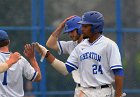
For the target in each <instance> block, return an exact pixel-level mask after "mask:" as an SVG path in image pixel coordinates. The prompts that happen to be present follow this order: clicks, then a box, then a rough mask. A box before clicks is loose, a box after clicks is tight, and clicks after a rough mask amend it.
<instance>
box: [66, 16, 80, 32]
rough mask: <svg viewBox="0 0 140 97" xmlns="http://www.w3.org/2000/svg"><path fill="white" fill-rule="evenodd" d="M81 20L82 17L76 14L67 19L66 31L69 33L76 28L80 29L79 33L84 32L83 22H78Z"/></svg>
mask: <svg viewBox="0 0 140 97" xmlns="http://www.w3.org/2000/svg"><path fill="white" fill-rule="evenodd" d="M80 20H81V18H80V17H79V16H75V17H73V18H71V19H70V20H68V21H66V23H65V30H64V32H65V33H69V32H71V31H73V30H75V29H77V30H78V34H82V31H81V24H78V22H79V21H80Z"/></svg>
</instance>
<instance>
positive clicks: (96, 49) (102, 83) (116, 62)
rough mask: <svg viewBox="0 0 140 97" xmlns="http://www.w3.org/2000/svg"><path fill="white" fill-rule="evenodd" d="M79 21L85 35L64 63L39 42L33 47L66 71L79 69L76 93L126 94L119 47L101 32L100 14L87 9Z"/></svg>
mask: <svg viewBox="0 0 140 97" xmlns="http://www.w3.org/2000/svg"><path fill="white" fill-rule="evenodd" d="M79 23H80V24H82V33H83V37H88V38H87V39H85V40H83V41H82V42H80V43H79V44H78V45H77V46H76V47H75V48H74V50H73V51H72V53H71V54H70V56H69V58H68V59H67V61H66V63H63V62H62V61H60V60H58V59H56V58H55V57H54V56H53V55H52V54H51V53H50V52H49V51H48V50H47V49H46V48H45V47H43V46H41V45H40V44H38V43H37V44H36V46H35V48H36V50H37V51H38V52H39V53H40V54H42V55H43V56H44V57H45V58H46V59H47V61H48V62H50V63H51V65H52V66H53V67H55V68H56V69H57V70H58V71H60V72H61V73H63V74H65V75H66V74H68V73H71V72H73V71H74V70H77V69H79V74H80V85H81V86H82V91H81V92H82V93H81V94H80V95H79V96H78V97H123V96H126V94H125V93H123V94H122V89H123V76H124V71H123V67H122V62H121V56H120V52H119V48H118V46H117V44H116V43H115V42H114V41H112V40H111V39H109V38H107V37H106V36H104V35H102V31H103V25H104V18H103V15H102V14H101V13H100V12H98V11H89V12H86V13H84V15H83V16H82V20H81V21H80V22H79ZM62 68H63V69H62ZM113 83H114V84H115V90H114V88H113V85H112V84H113Z"/></svg>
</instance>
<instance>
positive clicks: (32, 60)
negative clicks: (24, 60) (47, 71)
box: [30, 57, 42, 81]
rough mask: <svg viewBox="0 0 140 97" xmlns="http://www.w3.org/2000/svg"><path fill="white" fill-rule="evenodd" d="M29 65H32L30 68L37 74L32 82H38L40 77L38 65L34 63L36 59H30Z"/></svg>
mask: <svg viewBox="0 0 140 97" xmlns="http://www.w3.org/2000/svg"><path fill="white" fill-rule="evenodd" d="M30 63H31V65H32V67H33V68H34V69H35V70H36V71H37V72H38V75H37V77H36V78H35V80H34V81H40V80H41V78H42V77H41V72H40V68H39V66H38V63H37V61H36V58H35V57H34V58H31V59H30Z"/></svg>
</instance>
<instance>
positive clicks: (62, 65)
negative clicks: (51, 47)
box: [46, 52, 68, 75]
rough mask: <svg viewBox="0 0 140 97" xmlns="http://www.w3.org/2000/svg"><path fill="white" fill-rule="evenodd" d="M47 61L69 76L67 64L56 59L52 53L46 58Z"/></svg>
mask: <svg viewBox="0 0 140 97" xmlns="http://www.w3.org/2000/svg"><path fill="white" fill-rule="evenodd" d="M46 59H47V61H48V62H50V64H51V65H52V66H53V67H54V68H55V69H56V70H57V71H58V72H60V73H61V74H63V75H67V74H68V71H67V69H66V66H65V63H64V62H62V61H60V60H58V59H56V58H55V57H54V56H53V55H52V54H51V53H50V52H49V54H48V55H47V57H46Z"/></svg>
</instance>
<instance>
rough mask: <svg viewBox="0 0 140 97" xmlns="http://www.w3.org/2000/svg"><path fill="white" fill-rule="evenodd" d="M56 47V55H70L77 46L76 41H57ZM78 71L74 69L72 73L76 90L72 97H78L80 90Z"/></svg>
mask: <svg viewBox="0 0 140 97" xmlns="http://www.w3.org/2000/svg"><path fill="white" fill-rule="evenodd" d="M57 45H58V47H59V51H58V54H59V55H61V54H69V55H70V54H71V52H72V51H73V49H74V48H75V47H76V46H77V45H78V42H77V41H58V42H57ZM78 70H79V69H75V70H74V71H72V77H73V80H74V82H75V83H76V88H75V94H74V97H78V96H79V92H80V90H81V88H80V75H79V71H78Z"/></svg>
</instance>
